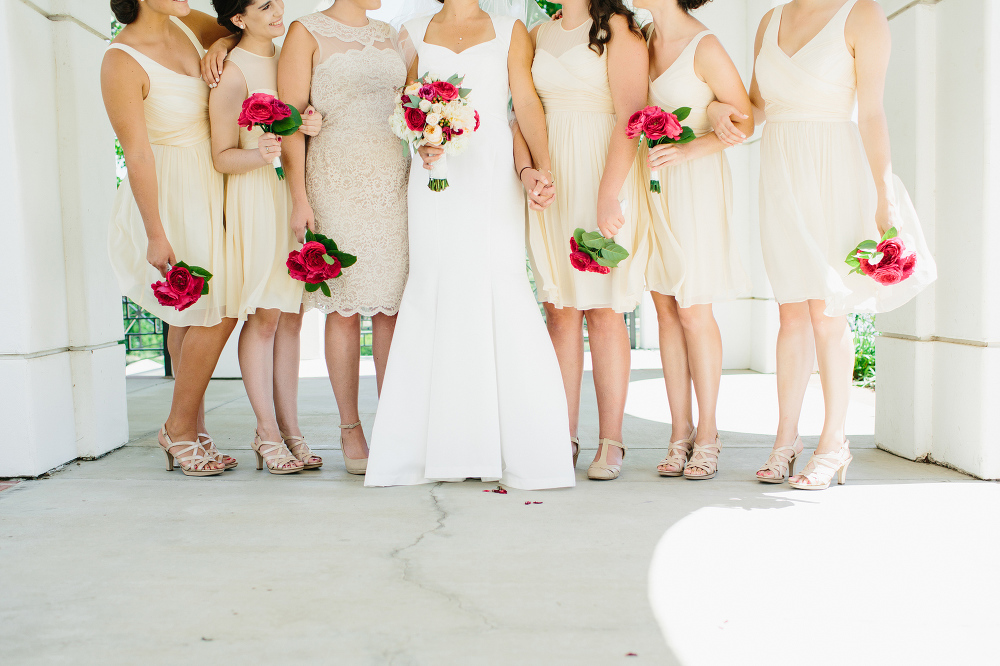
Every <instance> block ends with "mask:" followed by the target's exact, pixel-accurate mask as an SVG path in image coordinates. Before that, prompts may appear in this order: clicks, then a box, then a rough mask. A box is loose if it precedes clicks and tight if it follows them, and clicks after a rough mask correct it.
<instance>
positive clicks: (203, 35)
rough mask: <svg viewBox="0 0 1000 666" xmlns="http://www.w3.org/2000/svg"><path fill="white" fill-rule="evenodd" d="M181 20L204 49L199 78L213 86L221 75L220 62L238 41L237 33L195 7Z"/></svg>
mask: <svg viewBox="0 0 1000 666" xmlns="http://www.w3.org/2000/svg"><path fill="white" fill-rule="evenodd" d="M181 21H182V22H183V23H184V25H186V26H187V27H189V28H190V29H191V32H193V33H194V35H195V37H197V38H198V41H200V42H201V45H202V48H204V49H206V53H205V57H204V58H202V59H201V78H203V79H204V80H205V83H207V84H208V87H209V88H214V87H215V86H216V85H218V83H219V78H220V77H221V76H222V66H223V65H222V63H223V62H225V60H226V55H228V54H229V52H230V51H232V50H233V48H234V47H235V46H236V45H237V44H239V43H240V37H239V35H234V34H232V33H230V32H229V30H227V29H226V28H223V27H222V26H221V25H219V22H218V21H216V20H215V17H213V16H210V15H208V14H206V13H204V12H199V11H198V10H197V9H192V10H191V13H190V14H188V15H187V16H184V17H181Z"/></svg>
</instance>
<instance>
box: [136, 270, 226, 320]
mask: <svg viewBox="0 0 1000 666" xmlns="http://www.w3.org/2000/svg"><path fill="white" fill-rule="evenodd" d="M211 279H212V274H211V273H209V272H208V271H206V270H205V269H204V268H201V267H200V266H188V265H187V264H185V263H184V262H183V261H178V262H177V263H176V264H174V265H173V267H172V268H171V269H170V270H169V271H167V276H166V277H165V278H164V279H162V280H157V281H156V282H154V283H153V284H151V285H149V286H150V287H152V288H153V295H154V296H156V302H157V303H159V304H160V305H162V306H164V307H172V308H174V309H175V310H177V311H178V312H180V311H181V310H187V309H188V308H189V307H191V306H192V305H194V304H195V303H196V302H197V301H198V299H199V298H201V297H202V296H204V295H205V294H207V293H208V281H209V280H211Z"/></svg>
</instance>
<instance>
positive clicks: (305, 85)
mask: <svg viewBox="0 0 1000 666" xmlns="http://www.w3.org/2000/svg"><path fill="white" fill-rule="evenodd" d="M318 48H319V45H318V44H317V43H316V39H315V38H314V37H313V36H312V34H310V32H309V31H308V30H306V28H305V26H304V25H302V24H301V23H299V22H298V21H295V22H294V23H292V25H291V27H290V28H289V30H288V37H286V38H285V44H284V46H283V47H282V49H281V56H280V57H279V58H278V97H279V98H281V100H282V101H283V102H285V103H286V104H288V105H290V106H294V107H295V108H296V109H298V110H299V111H300V112H302V111H305V110H306V107H307V106H308V105H309V91H310V89H311V87H312V67H313V57H314V56H315V54H316V51H317V50H318ZM282 144H283V148H284V159H283V160H282V165H283V166H284V168H285V178H286V179H287V180H288V186H289V188H290V189H291V193H292V219H291V225H292V231H294V232H295V237H296V238H297V239H298V240H299V242H300V243H301V242H302V241H303V240H305V233H306V231H305V230H306V229H307V228H308V229H309V230H310V231H315V230H316V220H315V217H314V216H313V210H312V206H310V205H309V200H308V198H307V197H306V138H305V136H303V134H302V133H301V132H296V133H295V134H293V135H291V136H289V137H287V140H285V141H283V142H282Z"/></svg>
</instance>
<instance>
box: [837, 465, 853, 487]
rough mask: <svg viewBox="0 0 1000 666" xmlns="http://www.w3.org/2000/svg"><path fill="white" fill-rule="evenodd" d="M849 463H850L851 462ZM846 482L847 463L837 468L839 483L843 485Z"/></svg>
mask: <svg viewBox="0 0 1000 666" xmlns="http://www.w3.org/2000/svg"><path fill="white" fill-rule="evenodd" d="M847 464H848V465H849V464H850V463H847ZM845 483H847V465H844V466H843V467H841V468H840V469H839V470H837V484H838V485H841V486H842V485H844V484H845Z"/></svg>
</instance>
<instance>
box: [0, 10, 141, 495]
mask: <svg viewBox="0 0 1000 666" xmlns="http://www.w3.org/2000/svg"><path fill="white" fill-rule="evenodd" d="M34 4H35V5H36V7H38V8H40V10H41V11H39V10H38V9H35V8H33V7H31V6H29V5H27V4H25V3H23V2H21V1H20V0H0V54H2V57H0V142H2V143H3V145H5V146H10V147H12V150H13V153H12V155H11V157H10V159H8V160H6V161H5V162H4V163H3V164H0V197H2V200H3V201H4V202H5V211H4V213H5V214H4V217H3V220H4V221H3V225H4V228H3V237H4V240H5V243H4V244H3V246H2V247H0V276H2V282H0V284H3V289H2V290H0V312H3V313H4V325H3V326H2V327H0V422H2V423H4V424H6V426H5V427H7V429H8V430H9V431H10V432H12V433H16V434H17V436H16V437H14V438H13V439H9V440H8V443H7V444H6V445H5V446H3V447H0V476H31V475H37V474H40V473H43V472H45V471H47V470H49V469H51V468H53V467H55V466H57V465H60V464H62V463H64V462H67V461H69V460H73V459H74V458H77V457H81V456H82V457H90V456H96V455H100V454H102V453H105V452H107V451H109V450H111V449H113V448H115V447H117V446H119V445H121V444H124V443H125V441H126V440H127V437H128V427H127V420H126V411H125V390H124V351H123V348H122V346H121V345H119V344H118V342H119V340H120V338H121V337H122V328H121V326H122V324H121V321H122V319H121V306H120V298H121V297H120V295H119V293H118V288H117V285H116V284H115V280H114V278H113V276H112V274H111V270H110V267H109V265H108V261H107V250H106V243H105V238H106V229H107V223H108V216H109V214H110V210H111V200H112V197H113V196H114V172H115V166H114V153H113V152H112V145H113V136H112V134H111V131H110V127H109V125H108V122H107V118H106V115H105V113H104V109H103V106H102V104H101V96H100V80H99V71H100V63H101V57H102V55H103V52H104V49H105V47H106V44H105V43H104V41H103V40H102V39H101V37H100V36H99V34H98V33H107V32H108V31H109V30H108V28H109V16H108V12H107V10H106V8H105V7H104V6H103V5H101V4H100V3H87V4H88V5H89V6H88V7H84V6H80V5H82V4H83V3H76V2H73V3H71V2H69V1H68V0H50V1H49V2H44V1H39V2H35V3H34ZM46 14H48V15H54V16H53V18H55V19H57V20H50V18H48V17H47V16H46Z"/></svg>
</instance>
